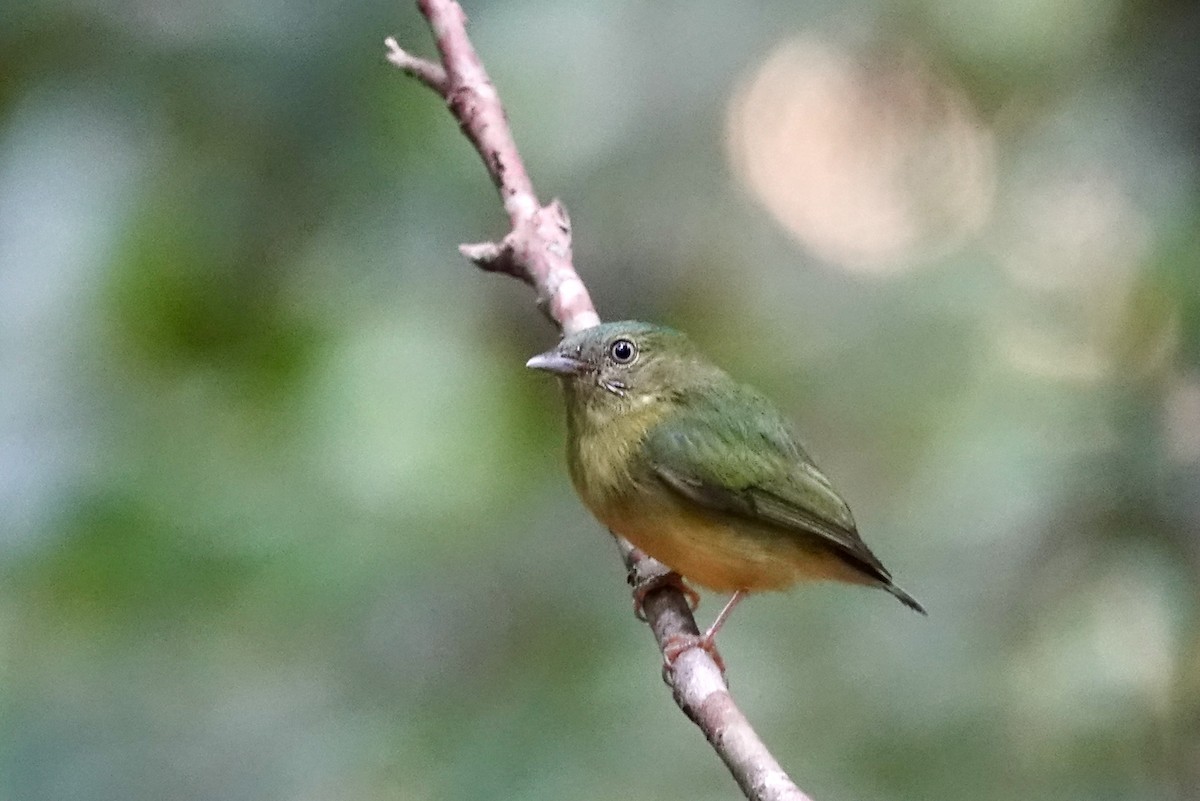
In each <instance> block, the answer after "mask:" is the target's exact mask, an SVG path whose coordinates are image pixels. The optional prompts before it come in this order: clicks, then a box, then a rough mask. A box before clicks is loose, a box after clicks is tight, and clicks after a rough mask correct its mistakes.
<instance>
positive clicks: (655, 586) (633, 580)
mask: <svg viewBox="0 0 1200 801" xmlns="http://www.w3.org/2000/svg"><path fill="white" fill-rule="evenodd" d="M629 583H630V584H632V585H633V614H634V615H635V616H636V617H637V619H638V620H640V621H642V622H643V623H644V622H646V596H647V595H649V594H650V593H652V592H655V591H656V590H661V589H664V588H666V587H673V588H674V589H676V590H678V591H679V592H681V593H683V595H684V597H685V598H687V602H688V608H690V609H691V610H692V611H693V612H695V611H696V609H697V608H699V606H700V593H698V592H696V591H695V590H693V589H692V588H691V587H689V586H688V585H687V584H685V583H684V581H683V576H681V575H679V574H678V573H676V572H675V571H674V570H672V571H669V572H667V573H657V574H655V575H653V576H635V575H634V574H633V573H632V572H631V573H630V575H629Z"/></svg>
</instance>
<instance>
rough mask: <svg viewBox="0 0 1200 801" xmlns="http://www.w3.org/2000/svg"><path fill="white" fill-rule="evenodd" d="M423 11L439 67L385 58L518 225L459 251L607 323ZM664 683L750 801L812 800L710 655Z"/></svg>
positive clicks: (430, 5)
mask: <svg viewBox="0 0 1200 801" xmlns="http://www.w3.org/2000/svg"><path fill="white" fill-rule="evenodd" d="M417 6H418V7H419V8H420V10H421V13H422V14H423V15H424V16H425V18H426V19H427V20H428V21H429V26H430V28H431V29H432V30H433V35H434V39H435V41H436V43H437V49H438V53H439V54H440V62H441V63H440V65H439V64H436V63H434V62H432V61H429V60H426V59H423V58H420V57H417V56H413V55H411V54H409V53H407V52H406V51H404V50H403V49H401V47H400V45H399V44H397V43H396V40H395V39H393V38H391V37H388V39H387V40H386V45H387V50H388V53H387V59H388V61H389V62H391V63H392V64H394V65H396V66H397V67H399V68H400V69H401V70H403V71H404V72H405V73H407V74H408V75H411V76H412V77H414V78H416V79H417V80H419V81H420V82H421V83H423V84H424V85H425V86H427V87H429V88H430V89H432V90H433V91H434V92H436V93H437V94H438V95H439V96H441V97H442V99H443V100H445V101H446V105H447V106H448V107H449V109H450V113H451V114H452V115H454V118H455V119H457V120H458V123H459V126H460V127H461V128H462V132H463V134H464V135H465V136H466V137H467V139H469V140H470V141H471V144H472V145H474V146H475V149H476V150H477V151H478V152H479V155H480V157H481V158H482V159H483V164H484V166H485V167H486V168H487V171H488V175H490V176H491V179H492V183H493V184H495V186H496V189H497V190H498V191H499V192H500V198H501V200H502V201H503V203H504V210H505V211H506V212H507V213H508V219H509V223H510V226H511V230H510V231H509V233H508V234H507V235H506V236H505V237H504V238H503V239H502V240H501V241H500V242H484V243H480V244H472V245H462V246H460V247H459V250H460V251H461V252H462V253H463V255H464V256H466V257H467V258H468V259H470V260H471V261H472V262H474V263H475V264H476V265H478V266H479V267H481V268H482V269H484V270H488V271H491V272H502V273H507V274H509V275H512V276H514V277H516V278H519V279H521V280H522V281H525V282H526V283H528V284H530V285H532V286H533V287H534V289H535V290H536V291H537V294H538V305H539V306H540V307H541V308H542V310H543V311H544V312H546V314H547V315H548V316H549V317H550V318H551V319H552V320H553V321H554V322H555V323H556V324H557V325H558V326H559V328H560V329H562V331H563V332H564V333H573V332H575V331H581V330H583V329H585V328H590V327H591V326H594V325H598V324H599V323H600V317H599V315H597V314H596V310H595V307H593V306H592V301H591V298H590V296H589V295H588V291H587V287H586V286H584V284H583V281H582V280H581V279H580V277H579V274H578V273H576V272H575V267H574V266H573V264H572V260H571V223H570V220H569V219H568V217H567V211H566V209H565V208H564V207H563V206H562V204H561V203H559V202H558V201H557V200H555V201H551V202H550V203H549V204H548V205H546V206H543V205H541V203H540V202H539V201H538V199H537V195H536V194H535V193H534V191H533V183H532V182H531V181H530V180H529V174H528V173H527V172H526V171H525V164H524V163H523V162H522V161H521V156H520V154H519V153H518V152H517V144H516V142H515V141H514V139H513V135H512V130H511V128H510V127H509V125H508V118H507V116H506V115H505V113H504V107H503V105H501V103H500V97H499V95H498V94H497V93H496V88H495V87H494V86H493V85H492V81H491V78H489V77H488V74H487V71H486V70H485V69H484V67H483V63H482V62H481V61H480V60H479V55H478V54H477V53H476V52H475V47H474V46H473V45H472V44H471V40H470V38H469V37H468V36H467V30H466V23H467V18H466V15H465V14H464V13H463V10H462V8H461V7H460V6H459V5H458V3H457V2H454V0H417ZM617 545H618V548H619V549H620V552H621V557H622V559H623V560H624V562H625V566H626V568H627V569H628V571H629V576H630V581H631V583H634V584H635V585H643V582H645V581H646V580H648V579H651V578H653V577H656V576H662V575H666V574H668V573H670V571H669V570H668V569H667V568H666V567H665V566H664V565H662V564H661V563H660V562H657V561H655V560H654V559H652V558H650V557H649V556H647V555H646V554H644V553H642V552H641V551H639V550H637V549H636V548H634V547H633V546H632V545H631V544H630V543H628V542H626V541H625V540H623V539H621V538H617ZM642 608H643V610H644V611H645V614H646V619H647V623H648V624H649V625H650V629H651V630H652V631H653V632H654V637H655V639H657V640H658V644H659V647H660V649H661V647H662V645H663V643H664V642H666V641H667V640H668V639H669V638H671V637H673V636H675V635H680V634H692V635H695V634H698V633H699V630H698V629H697V627H696V620H695V618H694V617H693V616H692V611H691V608H690V607H689V606H688V602H687V599H686V598H685V597H684V594H683V593H682V592H681V591H680V590H679V589H678V588H677V587H676V586H672V585H671V583H670V582H660V583H659V584H657V585H656V586H655V588H654V589H653V590H651V591H649V592H647V593H646V595H645V598H644V599H643V602H642ZM664 678H665V679H666V680H667V683H668V684H669V685H671V688H672V691H673V694H674V696H675V702H676V703H677V704H678V705H679V708H680V709H682V710H683V712H684V713H685V714H686V715H687V716H688V717H689V718H691V720H692V721H693V722H694V723H695V724H696V725H697V726H698V727H699V728H700V730H701V731H702V732H704V736H705V737H707V738H708V741H709V743H711V744H712V747H713V748H714V749H715V750H716V752H717V754H718V755H719V756H720V757H721V759H722V760H723V761H724V762H725V764H726V765H727V766H728V768H729V771H730V773H732V774H733V778H734V779H735V780H736V781H737V783H738V786H739V787H741V789H742V792H743V793H745V794H746V797H747V798H750V799H755V800H756V801H758V800H760V799H761V801H809V799H808V797H807V796H805V795H804V793H802V792H801V791H800V790H799V788H797V787H796V785H795V784H793V783H792V780H791V779H789V778H788V776H787V774H786V773H785V772H784V771H783V769H782V768H781V767H780V766H779V763H778V762H777V761H776V760H775V758H774V757H772V756H771V753H770V752H769V751H768V750H767V747H766V746H765V745H763V742H762V740H761V739H759V737H758V734H757V733H756V732H755V731H754V729H753V727H751V725H750V723H749V721H747V720H746V717H745V715H743V714H742V712H741V710H739V709H738V707H737V705H736V704H735V703H734V701H733V698H732V696H730V694H729V687H728V685H727V684H726V682H725V676H724V675H723V674H722V672H721V670H720V668H718V667H717V664H716V662H714V661H713V659H712V657H711V656H710V655H709V654H708V653H707V652H706V651H704V650H702V649H700V648H691V649H689V650H687V651H684V652H683V653H682V654H680V655H679V656H678V657H677V658H676V659H675V661H674V663H673V666H672V667H671V668H670V669H669V670H667V671H665V673H664Z"/></svg>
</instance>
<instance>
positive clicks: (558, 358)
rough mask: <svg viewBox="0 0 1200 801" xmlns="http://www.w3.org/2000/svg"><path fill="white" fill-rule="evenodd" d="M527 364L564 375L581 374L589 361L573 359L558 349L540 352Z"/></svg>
mask: <svg viewBox="0 0 1200 801" xmlns="http://www.w3.org/2000/svg"><path fill="white" fill-rule="evenodd" d="M525 366H526V367H529V368H531V369H533V370H545V371H546V372H547V373H554V374H556V375H562V376H568V375H579V374H580V373H582V372H584V371H586V370H587V369H588V364H587V362H583V361H580V360H579V359H572V358H571V357H570V356H563V355H562V354H561V353H559V352H558V351H556V350H548V351H546V352H545V353H539V354H538V355H537V356H534V357H533V358H532V359H530V360H529V361H527V362H525Z"/></svg>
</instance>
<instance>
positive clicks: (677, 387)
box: [525, 320, 708, 411]
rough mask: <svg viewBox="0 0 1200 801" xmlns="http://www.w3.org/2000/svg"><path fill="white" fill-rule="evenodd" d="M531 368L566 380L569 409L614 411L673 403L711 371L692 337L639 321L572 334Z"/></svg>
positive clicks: (611, 324)
mask: <svg viewBox="0 0 1200 801" xmlns="http://www.w3.org/2000/svg"><path fill="white" fill-rule="evenodd" d="M525 366H526V367H531V368H533V369H535V370H545V371H546V372H549V373H554V374H555V375H557V376H558V377H559V378H560V379H562V382H563V387H564V388H565V389H566V393H567V402H568V404H569V405H574V404H580V403H581V404H583V405H585V406H587V407H592V408H596V407H600V408H606V409H610V410H614V411H616V410H620V409H622V408H634V407H637V406H644V405H646V404H650V403H655V402H663V401H668V402H669V401H670V400H671V399H672V398H674V397H676V396H677V395H678V393H679V392H680V391H681V390H682V389H683V388H684V387H686V386H687V385H688V384H690V383H692V382H693V381H695V380H696V379H698V378H701V377H702V375H703V374H706V373H707V372H708V368H707V363H706V362H705V360H704V359H703V357H701V356H700V355H699V353H698V352H697V351H696V349H695V347H694V346H693V345H692V343H691V342H690V341H689V340H688V338H687V337H686V336H684V335H683V334H681V333H680V332H678V331H675V330H673V329H670V328H665V327H663V326H658V325H651V324H650V323H640V322H637V321H634V320H624V321H621V322H617V323H604V324H603V325H598V326H595V327H593V328H587V329H584V330H583V331H579V332H577V333H574V334H571V335H570V336H567V337H564V338H563V340H562V341H561V342H559V343H558V346H557V347H555V348H554V349H553V350H549V351H546V352H545V353H542V354H539V355H537V356H534V357H533V358H532V359H530V360H529V361H528V362H526V365H525Z"/></svg>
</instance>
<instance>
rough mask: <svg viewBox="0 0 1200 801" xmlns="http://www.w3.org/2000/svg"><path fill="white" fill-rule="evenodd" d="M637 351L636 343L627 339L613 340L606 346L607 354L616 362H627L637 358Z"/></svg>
mask: <svg viewBox="0 0 1200 801" xmlns="http://www.w3.org/2000/svg"><path fill="white" fill-rule="evenodd" d="M637 353H638V352H637V345H635V344H633V343H632V342H630V341H629V340H628V339H617V340H613V343H612V344H611V345H609V346H608V355H609V356H611V357H612V360H613V361H614V362H616V363H617V364H629V363H630V362H632V361H633V360H634V359H636V358H637Z"/></svg>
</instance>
